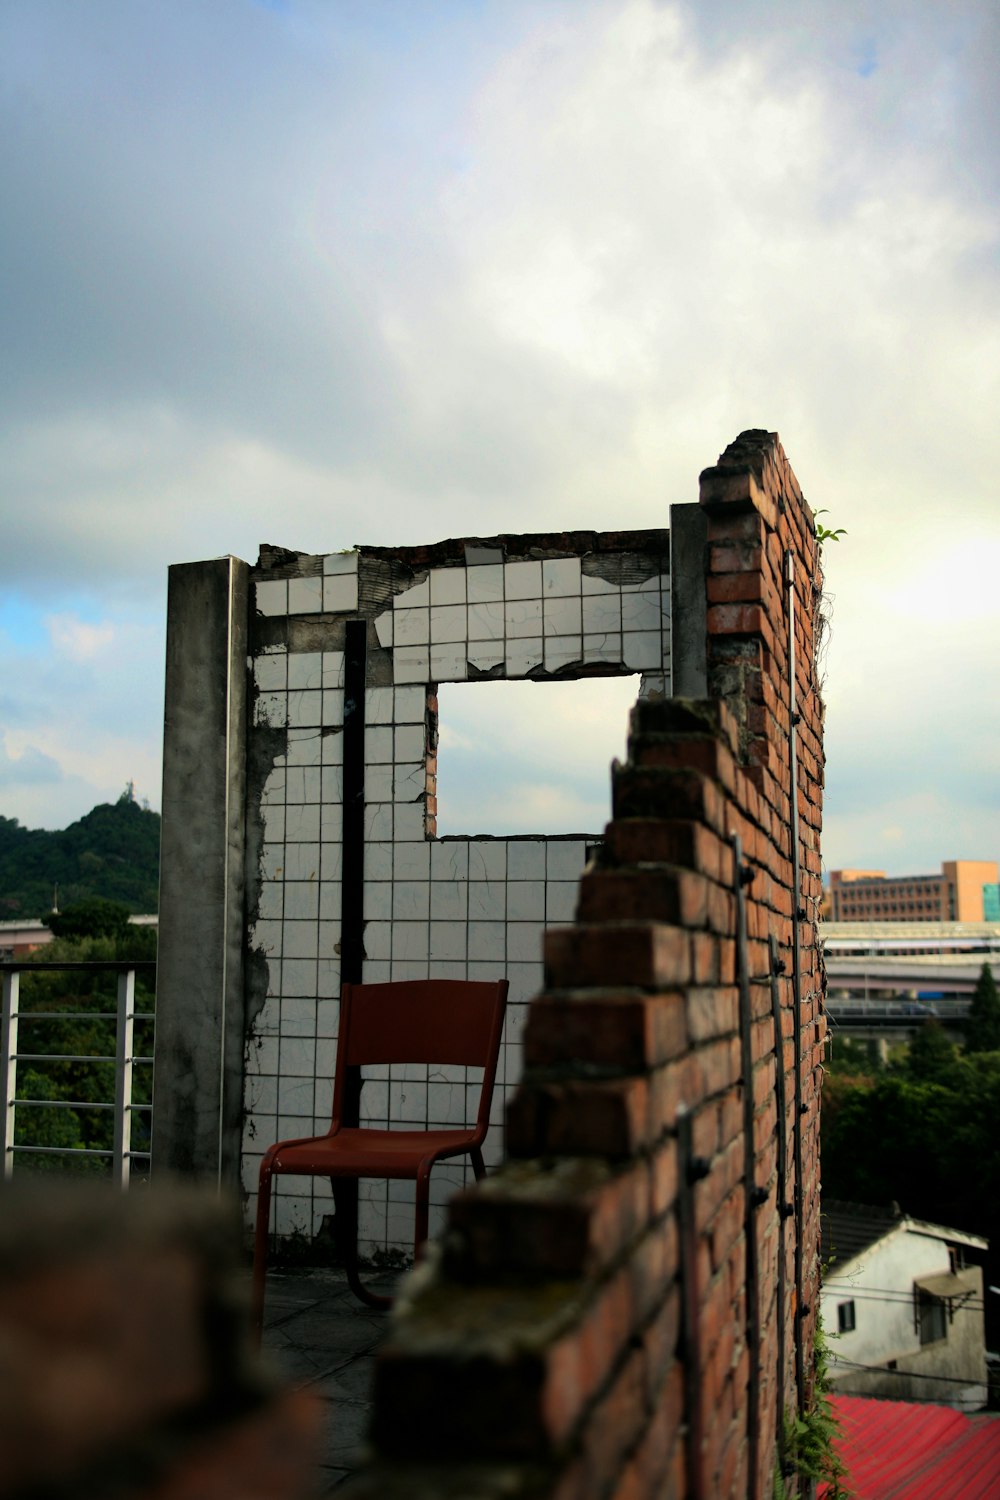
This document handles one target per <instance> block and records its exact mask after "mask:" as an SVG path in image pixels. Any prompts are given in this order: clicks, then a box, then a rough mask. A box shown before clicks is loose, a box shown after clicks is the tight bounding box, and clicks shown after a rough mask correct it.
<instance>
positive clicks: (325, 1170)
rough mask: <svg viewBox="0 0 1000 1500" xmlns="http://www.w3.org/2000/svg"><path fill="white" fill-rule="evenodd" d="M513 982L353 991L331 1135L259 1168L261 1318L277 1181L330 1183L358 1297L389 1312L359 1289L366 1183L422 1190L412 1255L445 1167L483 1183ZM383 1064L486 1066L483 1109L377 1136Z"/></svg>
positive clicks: (419, 983) (298, 1143)
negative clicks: (440, 1125)
mask: <svg viewBox="0 0 1000 1500" xmlns="http://www.w3.org/2000/svg"><path fill="white" fill-rule="evenodd" d="M507 988H508V986H507V981H506V979H501V980H497V981H496V982H495V983H489V982H482V981H473V980H461V979H412V980H404V981H400V982H398V983H395V984H345V985H344V987H343V992H342V994H341V1001H340V1040H339V1042H338V1044H337V1065H336V1071H335V1074H334V1086H333V1119H332V1122H331V1125H330V1129H329V1130H328V1131H327V1133H326V1134H325V1135H320V1136H308V1137H305V1138H303V1139H301V1140H291V1141H279V1142H278V1143H277V1144H276V1145H274V1146H272V1147H271V1148H270V1150H269V1151H268V1152H267V1154H266V1155H265V1157H264V1160H263V1161H262V1162H261V1164H260V1180H259V1186H258V1189H257V1227H256V1234H255V1236H254V1257H253V1276H254V1282H253V1285H254V1312H255V1317H256V1322H257V1328H258V1331H259V1330H260V1327H261V1324H262V1320H263V1313H264V1283H265V1278H266V1276H267V1239H268V1230H269V1220H270V1210H271V1179H272V1177H274V1176H275V1174H276V1173H279V1172H281V1173H287V1174H289V1175H296V1176H313V1177H329V1178H330V1181H331V1184H332V1186H333V1192H334V1209H335V1214H334V1225H335V1229H336V1230H337V1237H338V1241H339V1245H340V1250H341V1254H342V1255H343V1257H344V1263H345V1265H346V1268H347V1279H348V1283H349V1285H350V1287H351V1290H352V1291H353V1292H354V1293H355V1295H356V1296H358V1297H360V1299H361V1300H362V1301H363V1302H367V1303H368V1304H369V1306H371V1307H390V1306H391V1305H392V1298H391V1297H379V1296H377V1295H376V1294H375V1293H373V1292H370V1291H368V1290H367V1288H366V1287H364V1286H363V1285H362V1284H361V1279H360V1276H359V1274H358V1257H357V1250H358V1196H357V1195H358V1179H359V1178H361V1177H387V1178H388V1177H401V1178H413V1179H414V1180H415V1182H416V1185H417V1203H416V1223H415V1226H414V1238H413V1253H414V1257H415V1258H418V1257H419V1255H420V1253H421V1249H422V1247H423V1244H424V1241H425V1240H426V1239H427V1214H428V1191H429V1187H430V1175H431V1168H432V1167H433V1165H434V1163H435V1162H437V1161H442V1160H444V1159H445V1158H446V1157H450V1156H462V1155H464V1154H465V1153H468V1155H469V1156H470V1157H471V1159H472V1168H473V1171H474V1172H475V1174H476V1176H477V1177H483V1176H484V1175H485V1170H486V1169H485V1167H484V1165H483V1155H482V1145H483V1141H484V1140H485V1138H486V1132H487V1130H488V1128H489V1123H490V1102H491V1100H492V1097H493V1083H494V1079H495V1078H496V1070H497V1057H498V1055H499V1051H500V1037H501V1034H502V1032H503V1019H504V1011H505V1008H506V1004H507ZM378 1063H383V1064H384V1063H427V1064H431V1063H439V1064H452V1065H457V1066H466V1067H473V1068H482V1070H483V1083H482V1091H481V1093H480V1096H479V1110H478V1113H477V1115H476V1123H475V1126H474V1127H473V1128H471V1129H470V1128H466V1129H456V1130H378V1129H372V1128H370V1127H368V1126H361V1125H360V1124H359V1122H358V1114H359V1100H360V1094H361V1071H360V1070H361V1068H362V1067H363V1066H365V1065H370V1064H378Z"/></svg>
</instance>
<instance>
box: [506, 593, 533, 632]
mask: <svg viewBox="0 0 1000 1500" xmlns="http://www.w3.org/2000/svg"><path fill="white" fill-rule="evenodd" d="M504 633H505V635H506V636H507V639H508V640H510V638H511V637H514V638H515V639H524V638H525V637H528V636H538V635H541V634H542V601H541V599H514V600H508V601H507V603H506V604H505V605H504Z"/></svg>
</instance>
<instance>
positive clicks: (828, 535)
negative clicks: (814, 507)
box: [815, 506, 847, 547]
mask: <svg viewBox="0 0 1000 1500" xmlns="http://www.w3.org/2000/svg"><path fill="white" fill-rule="evenodd" d="M827 514H828V511H827V510H826V507H825V506H824V508H823V509H822V510H818V511H817V512H816V521H815V525H816V540H817V542H819V544H820V546H821V547H822V545H823V543H824V542H839V541H840V538H841V537H842V536H846V535H847V528H846V527H845V526H837V527H832V526H824V525H823V523H822V522H821V521H820V519H819V517H820V516H825V515H827Z"/></svg>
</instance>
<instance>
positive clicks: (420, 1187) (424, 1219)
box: [413, 1167, 431, 1265]
mask: <svg viewBox="0 0 1000 1500" xmlns="http://www.w3.org/2000/svg"><path fill="white" fill-rule="evenodd" d="M430 1191H431V1172H430V1167H428V1168H427V1169H426V1170H425V1169H424V1168H423V1167H421V1169H420V1171H419V1172H418V1173H417V1204H416V1216H415V1219H414V1224H413V1264H414V1265H418V1264H419V1262H420V1261H421V1260H422V1259H423V1254H424V1246H425V1245H426V1243H427V1230H428V1218H429V1202H430Z"/></svg>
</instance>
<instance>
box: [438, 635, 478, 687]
mask: <svg viewBox="0 0 1000 1500" xmlns="http://www.w3.org/2000/svg"><path fill="white" fill-rule="evenodd" d="M430 669H431V681H432V682H464V681H465V680H466V678H467V677H468V675H469V667H468V651H467V647H466V645H465V643H464V642H463V643H462V644H461V645H460V646H432V647H431V658H430Z"/></svg>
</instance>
